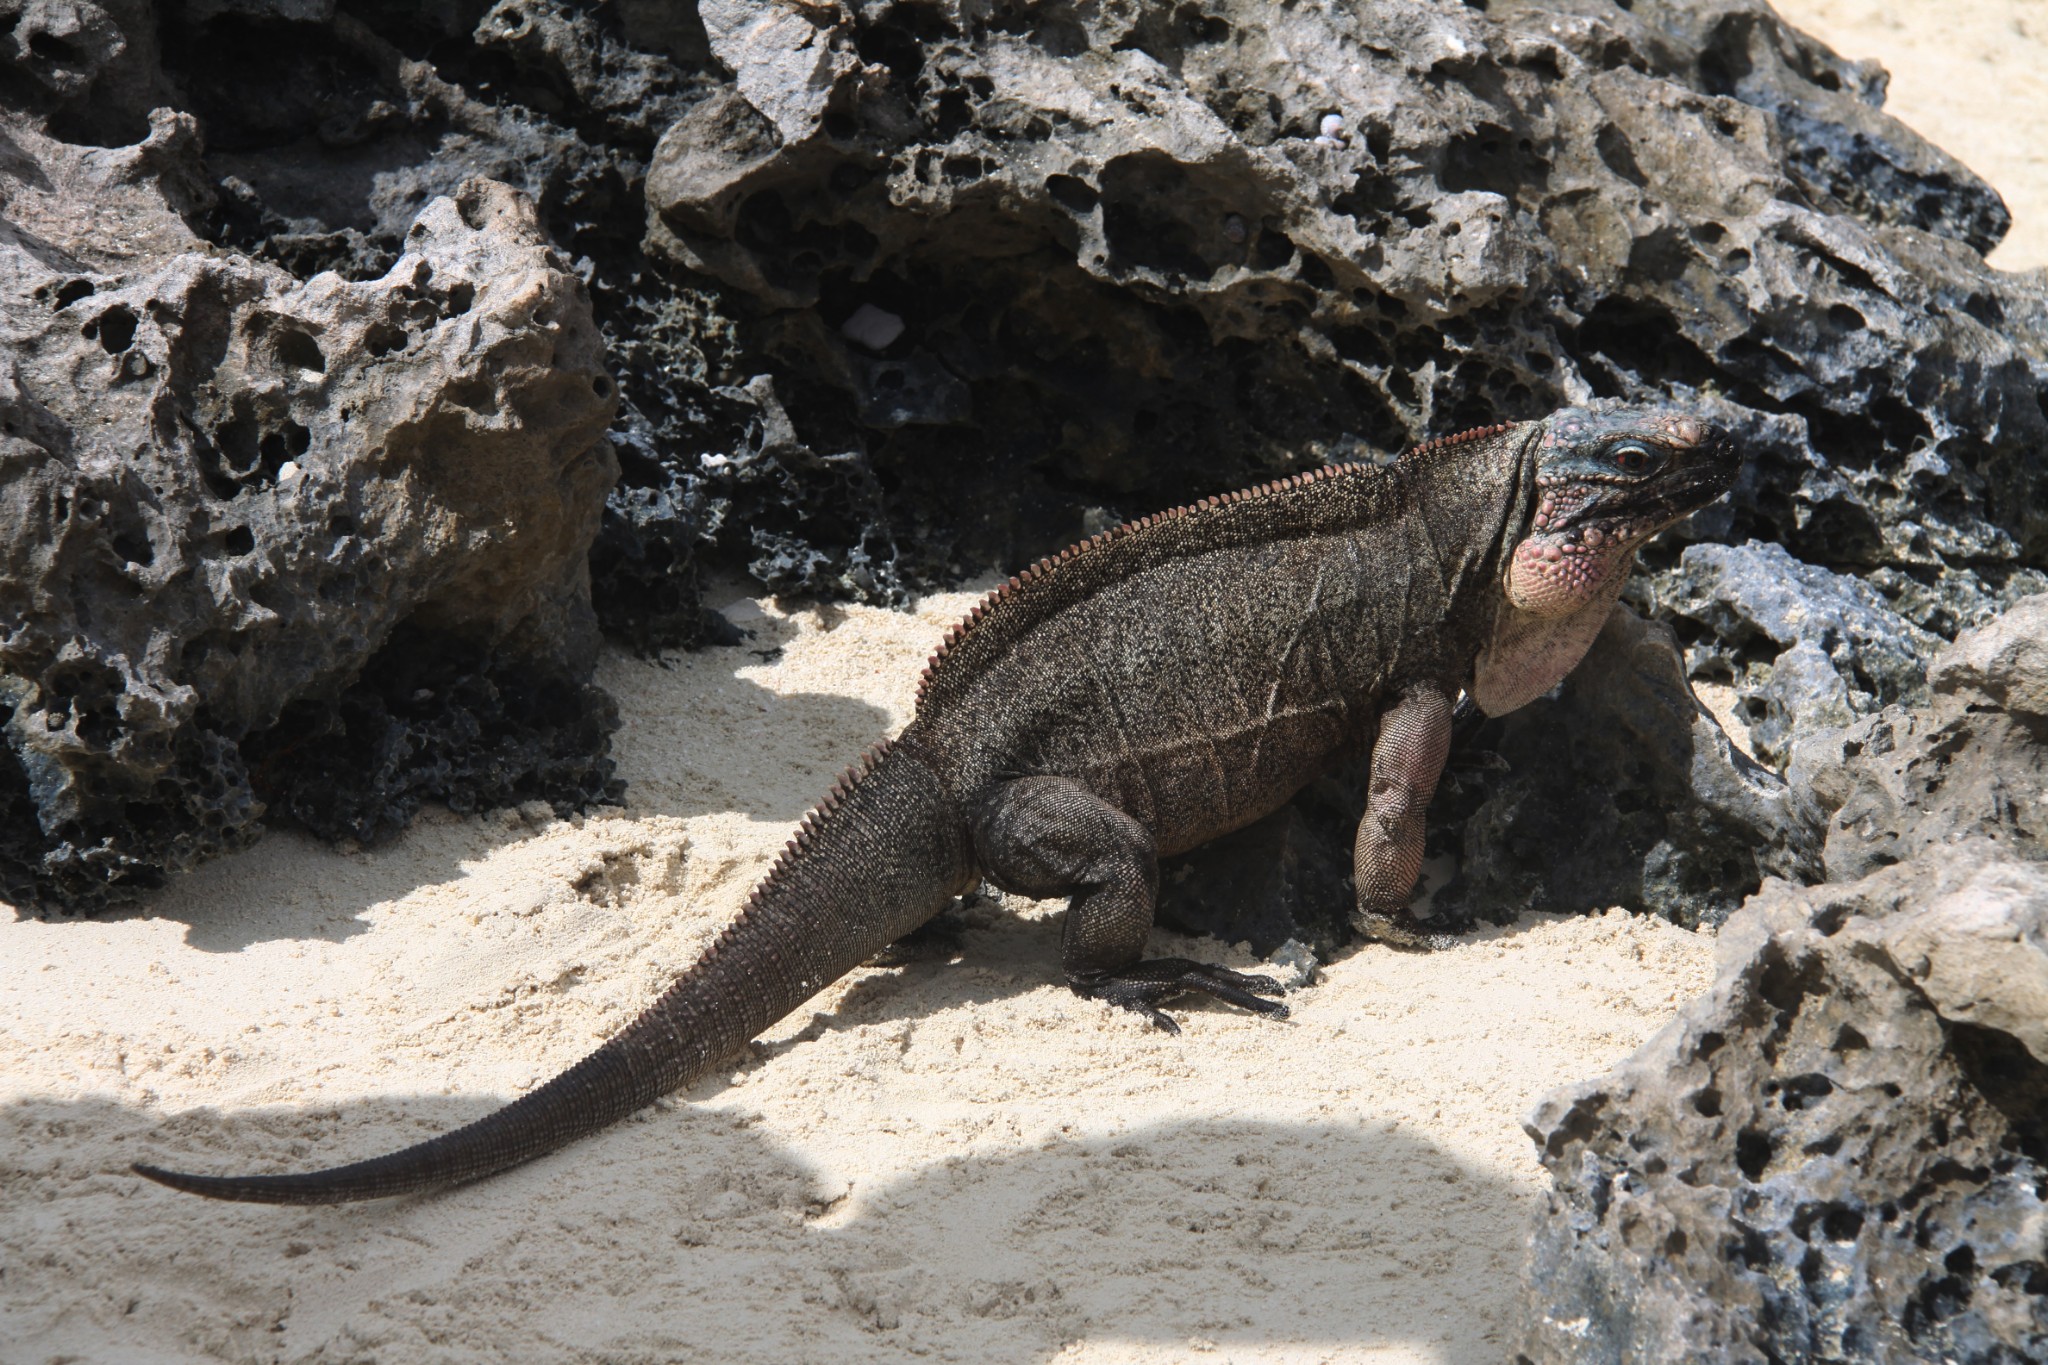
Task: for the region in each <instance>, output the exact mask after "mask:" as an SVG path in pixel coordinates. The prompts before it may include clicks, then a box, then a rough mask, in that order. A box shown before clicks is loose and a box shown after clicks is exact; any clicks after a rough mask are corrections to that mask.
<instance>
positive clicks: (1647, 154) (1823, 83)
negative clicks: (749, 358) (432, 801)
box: [647, 0, 2048, 752]
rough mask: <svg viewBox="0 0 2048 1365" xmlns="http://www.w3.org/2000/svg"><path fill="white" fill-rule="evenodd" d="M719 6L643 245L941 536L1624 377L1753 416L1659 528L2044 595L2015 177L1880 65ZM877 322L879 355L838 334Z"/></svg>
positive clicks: (1142, 504)
mask: <svg viewBox="0 0 2048 1365" xmlns="http://www.w3.org/2000/svg"><path fill="white" fill-rule="evenodd" d="M703 13H704V14H705V16H706V22H707V28H708V29H709V30H710V36H709V39H708V41H709V44H710V46H711V48H712V50H713V51H714V52H715V53H716V54H717V56H718V58H719V60H720V61H722V62H723V63H724V64H725V65H726V66H727V67H729V68H730V69H731V70H732V72H733V78H732V80H731V82H730V83H729V84H727V85H724V86H723V87H722V88H721V89H720V91H719V92H718V93H717V94H716V95H714V96H713V97H712V98H711V99H709V100H707V101H706V102H704V103H703V104H700V105H698V106H697V107H695V108H693V109H692V110H691V111H690V112H689V113H688V114H686V115H685V116H684V117H683V118H682V119H680V120H679V121H678V122H677V123H676V124H675V125H674V126H673V127H672V128H671V129H670V131H669V133H668V135H667V136H666V137H665V138H664V139H663V142H662V144H661V146H660V147H659V148H657V149H656V151H655V153H654V156H653V159H652V162H651V165H650V168H649V173H648V182H647V184H648V209H649V233H648V239H647V246H648V249H649V251H650V252H651V253H652V254H653V255H654V256H656V257H657V258H659V259H661V260H663V261H666V262H669V263H673V264H675V265H680V266H683V267H686V268H687V269H688V270H689V271H691V272H693V273H694V274H695V275H696V276H698V277H708V278H709V279H711V280H714V281H716V282H717V286H718V289H719V292H720V294H721V297H722V298H723V300H724V301H725V304H726V306H727V307H730V308H733V309H734V310H736V312H740V313H745V314H747V315H750V316H751V318H752V323H751V332H752V336H753V338H754V344H755V345H757V346H759V347H760V348H761V349H762V350H763V351H764V352H766V353H768V354H772V355H774V356H775V357H776V360H777V364H778V366H779V367H780V368H779V370H778V379H777V382H778V388H779V389H780V390H781V391H782V392H783V393H784V394H785V398H786V399H788V397H789V395H792V394H796V393H798V392H799V391H801V392H802V394H803V397H802V400H801V402H795V401H792V402H791V407H790V411H791V413H792V415H793V417H794V418H795V419H796V425H797V430H798V433H799V435H800V437H801V438H802V439H804V440H805V441H807V442H811V443H814V444H815V443H819V442H821V441H822V442H823V444H820V445H819V447H818V448H820V449H832V450H842V449H850V448H854V447H858V448H859V449H860V450H862V451H863V452H864V453H865V455H866V457H867V458H868V459H870V460H871V461H872V462H873V464H874V467H875V469H876V471H877V475H878V477H879V478H880V479H881V480H882V482H883V483H884V484H885V486H888V487H889V488H890V489H891V490H892V491H891V496H890V498H889V499H888V501H887V504H886V507H885V509H884V510H885V513H886V515H887V517H888V518H889V522H890V525H891V527H892V528H897V527H905V526H910V525H916V526H917V527H918V529H919V534H918V536H917V537H915V539H916V541H917V542H918V544H919V545H920V546H921V547H922V554H921V557H922V558H926V559H927V560H929V559H931V558H937V560H938V562H939V563H940V564H942V565H945V564H952V565H955V566H958V567H980V566H985V565H988V564H991V563H993V564H998V565H1003V566H1005V567H1013V566H1014V565H1015V564H1017V563H1018V562H1019V561H1020V560H1025V559H1028V558H1029V557H1031V556H1033V555H1035V554H1037V553H1040V552H1042V551H1044V550H1046V549H1049V548H1053V547H1055V546H1056V545H1057V544H1058V543H1060V542H1061V541H1063V540H1066V539H1070V538H1072V537H1073V536H1074V534H1075V533H1076V532H1077V531H1078V529H1079V521H1080V518H1081V516H1082V514H1083V512H1084V509H1085V508H1086V507H1088V506H1091V505H1092V506H1106V507H1109V508H1111V509H1112V510H1119V511H1129V512H1141V511H1149V510H1153V509H1155V508H1157V507H1159V506H1162V505H1166V504H1169V503H1172V502H1174V501H1179V500H1182V499H1184V498H1185V497H1187V496H1188V495H1190V494H1203V493H1209V492H1213V491H1217V490H1218V489H1221V488H1224V487H1228V486H1232V485H1235V484H1239V483H1242V482H1245V481H1249V480H1251V479H1255V478H1259V477H1264V476H1268V475H1270V474H1272V473H1275V472H1284V471H1287V470H1291V469H1294V468H1298V467H1300V466H1301V465H1303V464H1307V463H1314V462H1316V461H1319V460H1322V459H1326V458H1331V457H1339V458H1343V457H1355V456H1359V455H1364V454H1368V453H1374V454H1380V453H1384V452H1386V451H1389V450H1391V449H1394V448H1397V447H1399V446H1401V445H1403V444H1406V443H1407V442H1409V441H1412V440H1415V439H1418V438H1421V437H1424V436H1427V435H1434V434H1440V433H1442V432H1445V431H1448V430H1452V429H1455V428H1458V427H1461V426H1467V425H1475V424H1480V423H1484V422H1491V421H1497V420H1500V419H1502V418H1512V417H1526V416H1533V415H1536V414H1538V413H1540V412H1543V411H1544V410H1546V409H1548V408H1550V407H1552V406H1553V405H1555V404H1556V403H1558V402H1560V401H1562V400H1566V399H1570V398H1576V397H1579V396H1584V395H1586V394H1589V393H1597V394H1607V395H1617V396H1624V397H1630V398H1653V397H1654V398H1669V399H1674V400H1677V401H1680V402H1685V403H1689V404H1693V405H1696V406H1699V407H1702V408H1704V409H1706V410H1708V411H1710V412H1711V413H1712V415H1713V416H1715V417H1716V418H1717V419H1718V420H1720V421H1722V422H1724V423H1726V424H1729V425H1730V426H1732V427H1733V428H1735V429H1736V430H1737V431H1738V432H1739V433H1740V434H1741V436H1742V439H1743V440H1744V441H1745V442H1746V443H1747V444H1748V445H1749V446H1750V447H1751V448H1752V449H1753V450H1754V452H1755V455H1756V461H1755V463H1754V465H1753V466H1752V469H1751V471H1750V474H1749V475H1748V477H1746V478H1745V480H1744V482H1743V484H1742V486H1741V487H1740V488H1738V489H1737V490H1736V493H1735V494H1734V496H1733V498H1732V500H1731V503H1730V505H1728V506H1727V507H1725V508H1718V509H1712V510H1710V511H1709V512H1708V513H1706V514H1704V515H1703V516H1702V517H1700V518H1698V519H1696V522H1695V524H1694V525H1693V526H1692V527H1691V528H1690V529H1689V530H1688V531H1686V532H1683V533H1681V534H1680V536H1679V537H1678V539H1679V540H1681V541H1682V540H1684V539H1688V538H1694V539H1708V540H1734V541H1737V542H1740V541H1742V540H1744V539H1754V540H1757V541H1762V542H1775V543H1777V544H1781V545H1783V546H1784V547H1785V548H1786V550H1788V551H1789V552H1790V554H1791V555H1792V556H1794V557H1795V558H1796V559H1798V560H1799V561H1802V562H1803V563H1805V564H1808V565H1815V566H1824V567H1826V568H1828V569H1832V570H1836V571H1854V572H1857V573H1859V574H1868V575H1870V577H1871V581H1872V582H1873V583H1874V584H1876V585H1877V587H1878V588H1879V590H1880V591H1881V592H1882V594H1883V595H1884V596H1883V599H1881V600H1880V601H1879V602H1878V603H1877V604H1875V605H1877V606H1880V607H1882V606H1886V605H1887V604H1888V605H1889V607H1890V608H1891V609H1893V610H1895V611H1896V612H1897V613H1898V614H1899V615H1902V616H1903V617H1904V618H1905V620H1906V621H1907V622H1910V625H1908V626H1906V627H1905V628H1904V630H1903V631H1901V629H1900V628H1899V627H1898V626H1888V627H1887V633H1888V634H1889V635H1891V636H1895V637H1902V638H1913V637H1912V632H1913V630H1915V629H1916V628H1917V629H1919V630H1921V631H1927V630H1932V631H1934V632H1936V633H1938V634H1941V635H1944V636H1946V635H1949V634H1952V633H1953V632H1954V631H1955V630H1956V629H1959V628H1961V627H1963V626H1967V625H1970V624H1973V623H1974V622H1976V621H1978V620H1981V619H1983V618H1985V617H1986V616H1988V615H1990V614H1992V613H1993V612H1995V610H1996V609H1997V608H1998V607H1999V606H2000V605H2002V604H2003V603H2004V602H2006V601H2008V600H2010V597H2011V595H2012V594H2011V593H2010V592H2009V591H2008V588H2009V587H2010V585H2012V584H2014V583H2018V584H2020V585H2021V586H2022V587H2023V588H2024V586H2025V585H2026V584H2029V583H2031V584H2034V585H2036V586H2048V579H2043V578H2041V577H2040V576H2039V575H2040V571H2041V569H2042V568H2043V567H2044V566H2048V519H2044V514H2043V513H2042V512H2041V511H2040V509H2041V508H2042V507H2044V506H2048V497H2044V496H2043V495H2042V493H2043V490H2042V485H2041V482H2040V480H2041V473H2040V466H2039V464H2038V461H2036V460H2034V459H2033V458H2032V455H2031V452H2032V451H2035V450H2038V449H2039V448H2040V446H2041V445H2042V443H2043V442H2044V440H2048V415H2044V413H2043V410H2042V408H2041V406H2040V404H2039V402H2038V401H2037V394H2038V393H2039V391H2040V389H2041V385H2042V382H2043V376H2044V375H2048V294H2044V290H2043V287H2042V283H2041V281H2040V280H2038V279H2030V278H2027V277H2021V276H2008V275H2002V274H2000V273H1999V272H1997V271H1993V270H1990V269H1988V268H1986V267H1985V266H1984V264H1983V262H1982V259H1981V257H1980V255H1979V252H1981V251H1982V250H1983V249H1986V248H1987V247H1988V246H1989V245H1990V244H1991V243H1993V242H1995V241H1996V240H1997V238H1998V236H1999V235H2000V234H2001V233H2002V232H2003V231H2004V227H2005V224H2006V222H2007V216H2006V214H2005V210H2004V208H2003V206H2002V204H2001V203H2000V202H1999V200H1998V197H1997V196H1996V194H1994V193H1993V192H1992V191H1991V190H1990V189H1989V188H1988V187H1986V186H1984V185H1983V184H1982V183H1981V182H1980V181H1978V180H1977V179H1976V178H1975V177H1974V176H1972V175H1971V174H1970V173H1969V172H1968V171H1967V170H1966V169H1965V168H1963V167H1962V166H1960V165H1959V164H1957V163H1956V162H1955V161H1954V160H1953V159H1952V158H1950V157H1948V156H1946V155H1945V154H1943V153H1941V152H1940V151H1939V150H1937V149H1935V148H1933V147H1931V146H1929V145H1928V144H1926V143H1925V142H1924V141H1922V140H1921V139H1919V138H1918V137H1916V136H1915V135H1914V134H1913V133H1912V132H1911V131H1910V130H1908V129H1906V128H1904V127H1902V126H1901V125H1899V124H1897V123H1896V122H1894V121H1892V120H1891V119H1889V118H1888V117H1886V116H1885V114H1884V113H1883V112H1882V109H1881V103H1882V97H1883V86H1884V76H1883V73H1882V72H1881V71H1879V70H1877V69H1876V68H1875V67H1872V66H1868V65H1858V64H1853V63H1849V62H1845V61H1843V60H1841V59H1840V58H1839V57H1837V56H1836V55H1835V54H1833V53H1831V52H1829V51H1828V50H1827V49H1826V48H1824V47H1822V46H1821V45H1819V44H1818V43H1816V42H1814V41H1813V40H1812V39H1810V38H1807V37H1805V36H1804V35H1802V34H1800V33H1798V32H1797V31H1796V30H1793V29H1791V28H1789V27H1787V26H1786V25H1785V24H1784V23H1783V22H1782V21H1781V20H1780V19H1779V18H1778V17H1777V16H1776V15H1775V14H1774V13H1773V12H1772V11H1771V10H1770V9H1769V8H1768V6H1766V5H1765V4H1763V3H1762V2H1761V0H1683V3H1681V2H1680V0H1639V3H1636V4H1633V5H1628V6H1617V5H1614V4H1612V3H1609V0H1494V2H1493V3H1492V4H1490V5H1486V6H1474V5H1459V4H1452V3H1448V2H1447V0H1444V2H1439V3H1430V2H1427V0H1409V2H1408V3H1392V2H1384V3H1370V4H1363V5H1354V4H1336V3H1306V4H1300V5H1290V6H1286V7H1284V8H1283V9H1281V10H1279V11H1277V12H1276V11H1275V10H1274V8H1273V7H1272V6H1271V5H1268V4H1264V3H1254V2H1253V0H1242V3H1240V2H1239V0H1200V2H1199V3H1192V4H1183V5H1176V6H1171V7H1169V6H1166V5H1133V6H1099V7H1098V6H1069V5H1065V4H1050V5H1040V6H1032V7H1026V8H1023V9H1019V10H1017V11H1016V12H1014V13H1013V12H1011V11H1010V10H1009V9H989V8H987V7H985V6H981V5H973V4H966V3H959V2H957V0H942V2H940V3H920V4H909V3H860V4H853V3H845V4H835V3H810V0H803V2H802V3H799V2H798V0H769V2H768V3H759V4H752V5H745V6H739V5H727V4H723V3H721V4H719V5H716V6H710V7H708V8H705V9H704V10H703ZM1332 120H1334V121H1332ZM1326 121H1330V126H1331V127H1334V128H1336V129H1337V130H1338V133H1337V135H1336V136H1327V135H1325V134H1324V133H1323V128H1324V125H1325V123H1326ZM869 308H873V309H881V310H884V311H886V312H888V313H890V314H892V315H894V316H896V317H899V318H901V319H903V321H904V330H903V334H902V336H901V337H900V338H899V339H898V340H896V341H895V342H893V343H892V344H891V345H890V346H889V347H888V348H886V351H885V354H884V356H883V357H882V358H883V359H884V360H886V361H889V362H892V364H890V365H886V366H881V367H878V366H876V365H875V364H873V363H871V358H870V357H867V356H864V355H863V354H862V353H861V351H860V348H859V347H858V345H857V344H856V343H854V342H852V341H850V340H849V339H848V338H847V337H845V336H844V335H843V334H842V324H843V323H845V322H846V321H847V320H848V319H849V318H852V317H854V316H857V315H859V314H860V312H861V310H863V309H869ZM905 390H915V391H916V393H915V396H901V395H902V394H903V391H905ZM963 452H966V453H965V454H963ZM677 476H678V477H679V478H680V479H682V480H683V481H685V482H688V481H689V480H690V479H692V478H694V477H696V476H695V474H694V473H693V471H691V470H690V469H689V468H688V467H687V463H684V464H683V465H682V466H680V467H679V468H678V471H677ZM798 477H801V475H798ZM962 507H969V508H972V509H974V511H973V515H972V517H971V518H968V519H966V520H965V521H964V522H963V520H962V518H961V517H960V515H959V509H960V508H962ZM891 534H892V537H895V538H897V539H899V540H908V539H911V538H909V537H901V536H898V535H897V533H896V532H895V531H894V530H893V529H892V532H891ZM811 539H812V543H813V544H817V545H819V546H820V548H821V550H822V551H823V552H824V553H825V554H827V555H828V556H830V555H833V554H835V553H837V552H836V551H834V550H832V549H831V548H830V547H829V546H826V545H825V544H824V540H825V538H824V537H822V536H813V537H812V538H811ZM842 543H843V542H842ZM906 567H910V568H912V569H913V570H914V569H915V568H916V567H917V566H915V565H910V566H906ZM1673 568H1674V566H1672V565H1671V564H1670V562H1669V558H1668V555H1667V556H1666V557H1664V558H1660V559H1659V560H1658V562H1657V563H1656V564H1654V565H1653V570H1655V571H1657V572H1659V573H1668V572H1670V571H1671V570H1672V569H1673ZM1688 643H1689V644H1695V645H1698V646H1700V647H1701V648H1703V649H1704V650H1705V651H1706V653H1707V654H1708V655H1715V656H1717V657H1718V658H1719V659H1720V662H1721V663H1722V664H1723V665H1725V664H1726V662H1727V655H1728V653H1729V648H1728V647H1727V646H1725V645H1723V644H1722V643H1721V642H1720V641H1719V640H1718V639H1717V638H1716V637H1713V636H1711V635H1709V636H1706V637H1704V638H1703V639H1701V640H1694V641H1688ZM1787 643H1790V642H1787ZM1919 643H1920V644H1922V645H1924V644H1925V641H1924V640H1922V641H1920V642H1919ZM1924 653H1925V650H1924V649H1923V650H1922V651H1921V654H1922V657H1921V659H1920V660H1919V662H1924ZM1830 657H1831V659H1833V658H1836V657H1837V656H1836V655H1835V654H1831V655H1830ZM1809 662H1810V661H1809ZM1910 662H1914V661H1912V660H1906V659H1900V660H1893V659H1889V658H1887V659H1885V660H1882V661H1879V663H1878V664H1877V665H1874V666H1876V667H1878V671H1879V672H1880V673H1882V674H1883V675H1884V676H1883V677H1867V678H1863V679H1861V680H1858V679H1854V678H1851V679H1850V682H1851V683H1852V684H1853V686H1852V687H1851V688H1850V690H1851V693H1852V694H1867V695H1868V696H1869V697H1871V698H1872V699H1873V700H1872V702H1871V705H1873V706H1874V705H1882V704H1883V703H1885V702H1887V701H1890V700H1892V699H1893V694H1892V691H1891V688H1892V685H1893V681H1894V680H1895V678H1894V675H1897V674H1899V673H1900V672H1901V670H1902V668H1903V667H1904V666H1905V665H1906V664H1908V663H1910ZM1761 681H1762V680H1761V679H1760V678H1759V679H1758V682H1759V684H1760V683H1761ZM1779 690H1780V692H1781V693H1783V694H1784V695H1783V696H1782V697H1781V701H1782V702H1783V703H1784V704H1785V705H1788V706H1791V707H1792V712H1793V713H1796V712H1797V711H1798V709H1799V708H1800V706H1802V705H1805V703H1804V702H1803V701H1802V699H1801V698H1800V697H1798V696H1795V695H1793V694H1792V693H1791V692H1789V691H1788V690H1787V688H1785V687H1781V688H1780V689H1779ZM1851 703H1852V705H1858V706H1860V705H1861V703H1860V702H1858V701H1857V700H1856V697H1855V696H1854V695H1852V697H1851ZM1807 709H1814V708H1813V707H1812V706H1808V707H1807ZM1865 709H1868V708H1865ZM1832 718H1834V717H1833V716H1832V715H1831V714H1830V713H1828V712H1827V708H1826V707H1825V706H1820V707H1819V710H1818V712H1817V714H1816V719H1832ZM1787 723H1788V724H1793V725H1794V726H1795V728H1796V726H1797V725H1800V724H1809V728H1810V723H1809V722H1806V721H1802V720H1800V719H1799V718H1798V717H1797V715H1796V714H1791V713H1788V717H1787ZM1786 743H1787V744H1788V743H1789V735H1788V737H1787V740H1786ZM1777 747H1778V748H1783V747H1784V745H1778V746H1777ZM1774 752H1775V750H1774Z"/></svg>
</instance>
